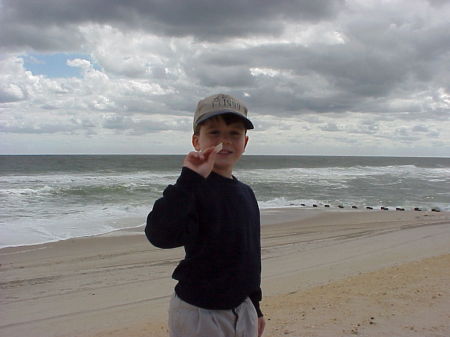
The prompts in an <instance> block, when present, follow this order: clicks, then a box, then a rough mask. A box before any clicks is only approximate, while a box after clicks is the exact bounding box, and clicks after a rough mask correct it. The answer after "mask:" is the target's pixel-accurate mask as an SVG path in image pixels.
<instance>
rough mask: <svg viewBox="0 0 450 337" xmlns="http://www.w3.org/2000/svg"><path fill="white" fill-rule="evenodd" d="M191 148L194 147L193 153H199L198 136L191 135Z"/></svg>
mask: <svg viewBox="0 0 450 337" xmlns="http://www.w3.org/2000/svg"><path fill="white" fill-rule="evenodd" d="M192 146H194V149H195V151H200V145H199V143H198V135H196V134H195V133H194V134H193V135H192Z"/></svg>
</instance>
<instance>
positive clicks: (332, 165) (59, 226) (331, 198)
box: [0, 155, 450, 247]
mask: <svg viewBox="0 0 450 337" xmlns="http://www.w3.org/2000/svg"><path fill="white" fill-rule="evenodd" d="M182 161H183V156H176V155H174V156H172V155H167V156H161V155H99V156H91V155H86V156H74V155H71V156H0V205H1V206H0V247H7V246H17V245H28V244H35V243H44V242H50V241H57V240H64V239H70V238H74V237H83V236H92V235H97V234H103V233H109V232H113V231H115V230H118V229H122V228H130V227H139V226H142V225H143V224H144V223H145V219H146V216H147V214H148V212H149V211H150V210H151V208H152V205H153V203H154V201H155V200H156V199H158V198H159V197H161V195H162V192H163V190H164V189H165V188H166V187H167V185H169V184H173V183H175V181H176V179H177V177H178V175H179V173H180V167H181V163H182ZM234 175H235V176H236V177H237V178H238V179H239V180H241V181H242V182H244V183H247V184H249V185H250V186H251V187H252V188H253V190H254V191H255V194H256V196H257V199H258V203H259V206H260V208H261V209H265V208H274V207H276V208H280V207H306V208H312V207H314V205H315V206H317V207H325V205H329V207H330V208H336V209H340V208H338V207H339V206H340V207H344V208H348V209H351V207H352V206H353V207H358V208H359V209H363V208H365V207H372V208H374V209H379V208H380V207H381V206H384V207H388V208H390V209H395V208H396V207H398V208H405V209H414V208H416V207H419V208H421V209H424V210H425V209H427V210H430V209H432V208H439V209H440V210H441V211H450V159H449V158H393V157H328V156H250V155H245V156H244V157H243V158H242V159H241V161H240V162H239V164H238V166H237V167H236V169H235V171H234Z"/></svg>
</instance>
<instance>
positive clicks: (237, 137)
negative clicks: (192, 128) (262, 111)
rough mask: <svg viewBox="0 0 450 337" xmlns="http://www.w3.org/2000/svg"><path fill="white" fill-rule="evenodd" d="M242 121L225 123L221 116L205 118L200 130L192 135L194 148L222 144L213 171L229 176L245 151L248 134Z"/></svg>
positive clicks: (199, 149)
mask: <svg viewBox="0 0 450 337" xmlns="http://www.w3.org/2000/svg"><path fill="white" fill-rule="evenodd" d="M246 131H247V130H246V128H245V126H244V123H243V122H241V121H237V122H235V123H231V124H228V125H227V124H226V123H225V121H224V120H223V118H222V117H220V116H219V117H218V118H211V119H208V120H206V121H205V122H204V123H203V124H202V125H201V127H200V132H199V133H198V134H194V135H193V136H192V145H194V148H195V150H197V151H201V150H205V149H207V148H209V147H211V146H216V145H218V144H220V143H222V144H223V148H222V150H221V151H220V152H219V153H217V155H216V159H215V162H214V169H213V171H214V172H216V173H218V174H220V175H223V176H226V177H231V174H232V171H233V167H234V165H235V164H236V162H237V161H238V160H239V158H240V157H241V155H242V153H244V151H245V147H246V146H247V142H248V136H247V135H246Z"/></svg>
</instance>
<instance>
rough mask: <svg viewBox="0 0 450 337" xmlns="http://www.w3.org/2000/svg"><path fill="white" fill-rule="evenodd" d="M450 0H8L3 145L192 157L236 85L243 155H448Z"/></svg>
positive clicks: (1, 68)
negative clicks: (203, 114)
mask: <svg viewBox="0 0 450 337" xmlns="http://www.w3.org/2000/svg"><path fill="white" fill-rule="evenodd" d="M449 18H450V1H449V0H377V1H372V0H348V1H346V0H321V1H319V0H318V1H310V0H296V1H295V0H280V1H274V0H246V1H242V0H227V1H211V0H210V1H208V0H147V1H142V0H127V1H124V2H121V1H110V0H39V1H30V0H0V154H183V153H187V152H189V151H191V150H192V144H191V137H192V116H193V113H194V111H195V108H196V105H197V102H198V101H199V100H200V99H202V98H204V97H206V96H209V95H212V94H216V93H225V94H230V95H233V96H235V97H236V98H238V99H240V100H242V101H244V102H245V103H246V105H247V107H248V110H249V115H248V116H249V118H250V119H251V120H252V122H253V124H254V125H255V129H254V130H250V131H249V132H248V135H249V138H250V140H249V144H248V147H247V151H246V153H247V154H292V155H356V156H431V157H433V156H437V157H450V34H449V33H448V32H449V31H450V20H449Z"/></svg>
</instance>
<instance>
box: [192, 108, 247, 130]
mask: <svg viewBox="0 0 450 337" xmlns="http://www.w3.org/2000/svg"><path fill="white" fill-rule="evenodd" d="M218 119H223V121H224V122H225V124H226V125H230V124H234V123H242V126H244V128H245V132H247V128H246V125H245V122H244V120H243V119H242V118H241V117H239V116H237V115H235V114H232V113H229V114H222V115H218V116H214V117H211V118H208V119H207V120H204V121H203V122H201V123H198V124H197V125H196V126H195V128H194V135H199V134H200V128H201V127H202V126H203V125H205V123H206V122H208V121H212V120H218Z"/></svg>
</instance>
